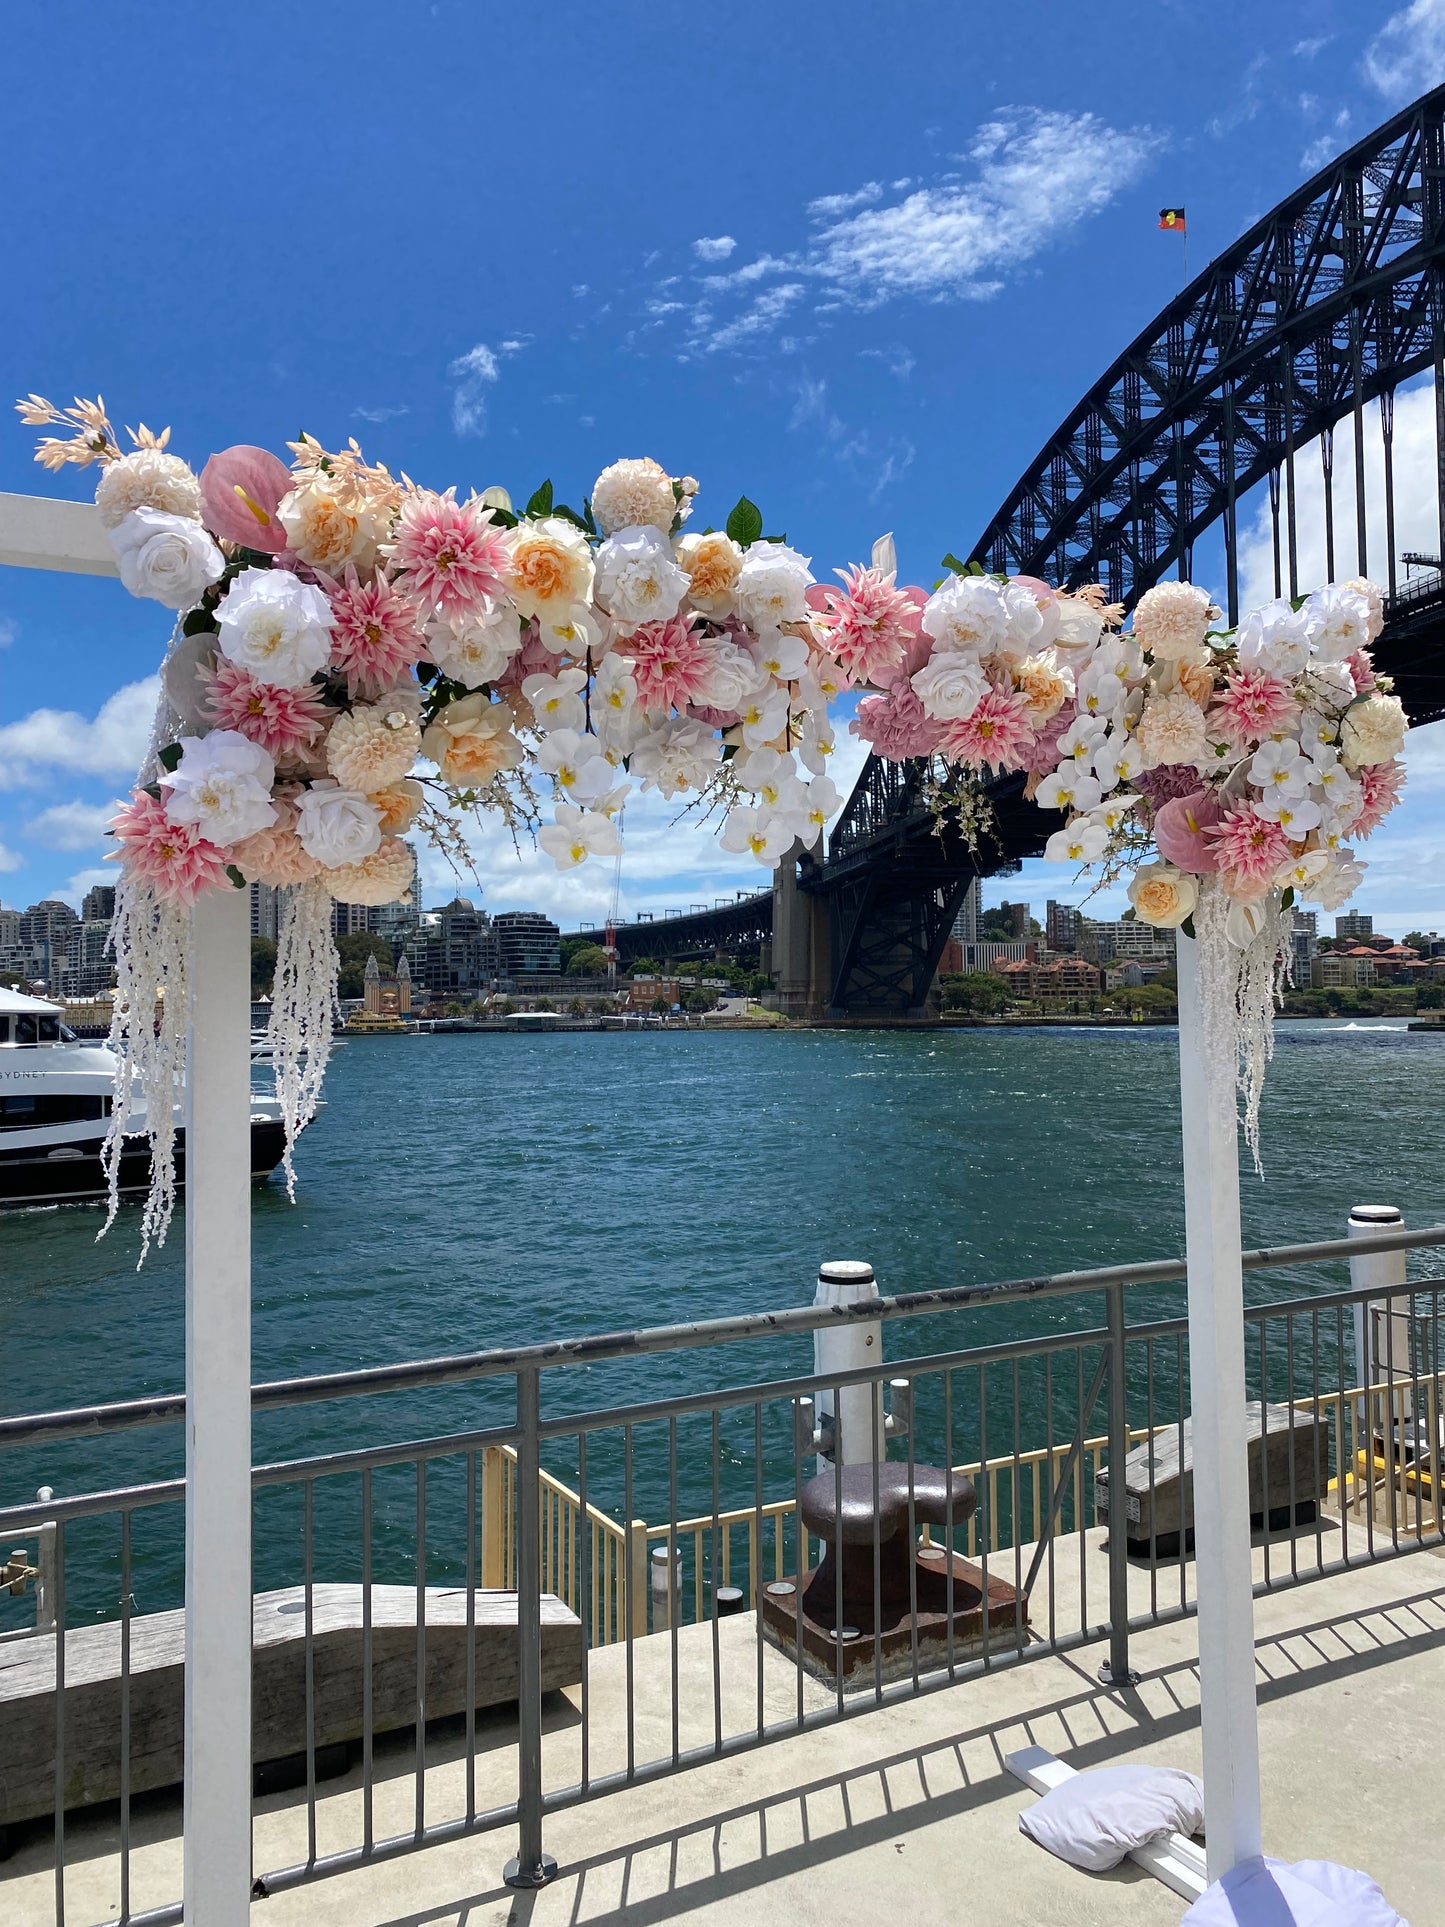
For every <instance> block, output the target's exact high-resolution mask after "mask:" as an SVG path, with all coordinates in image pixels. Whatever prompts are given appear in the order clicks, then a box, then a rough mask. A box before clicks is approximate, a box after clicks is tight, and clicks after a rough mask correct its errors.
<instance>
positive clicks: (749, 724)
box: [738, 683, 788, 749]
mask: <svg viewBox="0 0 1445 1927" xmlns="http://www.w3.org/2000/svg"><path fill="white" fill-rule="evenodd" d="M738 719H739V721H740V722H741V723H742V729H743V741H744V743H746V744H747V746H748V748H749V749H763V748H765V747H766V745H767V744H769V743H770V742H772V740H773V738H774V737H775V736H781V735H782V733H783V731H784V730H785V729H786V728H787V726H788V692H787V690H786V689H779V688H778V686H777V684H776V683H772V684H770V685H769V686H768V688H767V689H766V690H765V691H763V692H761V693H759V694H757V695H754V696H748V697H747V698H745V700H744V701H743V703H742V705H741V707H740V708H739V710H738Z"/></svg>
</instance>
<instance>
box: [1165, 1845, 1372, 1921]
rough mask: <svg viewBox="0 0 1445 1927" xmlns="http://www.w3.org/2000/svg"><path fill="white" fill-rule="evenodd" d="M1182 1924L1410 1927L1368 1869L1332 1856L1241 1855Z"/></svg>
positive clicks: (1203, 1896) (1193, 1907)
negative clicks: (1244, 1857)
mask: <svg viewBox="0 0 1445 1927" xmlns="http://www.w3.org/2000/svg"><path fill="white" fill-rule="evenodd" d="M1180 1927H1409V1923H1408V1922H1407V1921H1405V1920H1402V1919H1401V1917H1400V1915H1399V1914H1397V1913H1396V1912H1395V1909H1394V1908H1393V1907H1392V1906H1391V1905H1390V1903H1389V1901H1388V1900H1386V1898H1385V1896H1384V1895H1383V1894H1382V1893H1381V1892H1380V1889H1379V1888H1378V1887H1377V1886H1376V1885H1375V1883H1374V1881H1373V1880H1371V1878H1370V1876H1369V1875H1368V1874H1364V1873H1357V1872H1356V1871H1355V1869H1354V1868H1353V1867H1337V1866H1336V1865H1335V1863H1334V1862H1333V1861H1332V1860H1297V1861H1296V1862H1295V1863H1294V1865H1293V1866H1287V1865H1286V1864H1285V1862H1284V1861H1283V1860H1270V1859H1263V1860H1242V1861H1241V1862H1240V1864H1239V1865H1238V1866H1237V1867H1232V1868H1231V1869H1230V1871H1229V1872H1228V1873H1227V1874H1225V1875H1224V1877H1223V1878H1222V1879H1220V1880H1216V1881H1215V1883H1214V1885H1213V1886H1212V1887H1211V1888H1210V1889H1209V1891H1208V1892H1207V1893H1204V1894H1201V1895H1200V1897H1199V1899H1198V1900H1196V1901H1195V1903H1194V1905H1193V1906H1192V1907H1191V1908H1190V1909H1189V1912H1188V1913H1187V1914H1186V1915H1185V1916H1184V1919H1183V1920H1182V1921H1181V1922H1180Z"/></svg>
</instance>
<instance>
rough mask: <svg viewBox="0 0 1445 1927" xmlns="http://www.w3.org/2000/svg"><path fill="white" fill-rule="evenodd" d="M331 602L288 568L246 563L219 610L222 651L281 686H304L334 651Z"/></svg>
mask: <svg viewBox="0 0 1445 1927" xmlns="http://www.w3.org/2000/svg"><path fill="white" fill-rule="evenodd" d="M331 621H332V617H331V604H330V603H329V602H328V601H327V600H326V597H325V596H324V595H323V594H322V593H321V591H320V589H314V588H312V586H311V584H310V583H309V582H302V581H301V580H300V579H299V578H298V577H296V576H294V575H292V574H291V572H290V570H289V569H243V570H242V571H241V573H240V574H239V575H238V576H237V577H236V579H235V581H234V582H233V583H232V584H231V586H230V589H229V590H228V591H227V593H226V596H225V598H224V600H223V601H222V603H221V606H220V609H219V610H218V612H217V615H216V627H217V629H218V630H219V631H220V637H221V654H222V655H223V656H227V657H229V658H230V660H231V661H232V662H235V663H239V664H240V666H241V667H242V668H243V669H244V670H246V671H248V673H249V674H251V675H252V676H254V677H255V678H256V680H257V682H268V683H274V684H275V685H276V687H277V688H278V689H300V688H301V687H302V686H303V685H304V684H306V683H308V682H310V680H311V678H312V677H313V676H314V675H315V674H316V672H317V671H318V670H320V669H324V668H325V667H326V664H327V661H328V660H329V658H330V655H331Z"/></svg>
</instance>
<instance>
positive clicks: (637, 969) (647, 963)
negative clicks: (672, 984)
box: [632, 957, 658, 977]
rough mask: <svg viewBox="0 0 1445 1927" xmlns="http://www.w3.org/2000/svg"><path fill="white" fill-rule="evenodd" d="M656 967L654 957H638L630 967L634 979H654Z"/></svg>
mask: <svg viewBox="0 0 1445 1927" xmlns="http://www.w3.org/2000/svg"><path fill="white" fill-rule="evenodd" d="M657 970H658V965H657V959H656V958H655V957H639V958H638V959H637V961H636V962H635V963H634V964H633V966H632V974H633V976H634V977H655V976H656V975H657Z"/></svg>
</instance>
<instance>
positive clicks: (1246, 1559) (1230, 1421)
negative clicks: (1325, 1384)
mask: <svg viewBox="0 0 1445 1927" xmlns="http://www.w3.org/2000/svg"><path fill="white" fill-rule="evenodd" d="M1178 964H1179V1096H1180V1105H1181V1110H1182V1114H1183V1126H1184V1214H1185V1256H1186V1260H1187V1263H1188V1268H1189V1386H1190V1409H1191V1413H1192V1420H1193V1422H1192V1428H1191V1429H1192V1435H1193V1457H1194V1580H1195V1585H1196V1587H1197V1589H1198V1594H1199V1692H1200V1723H1201V1727H1202V1729H1203V1746H1204V1827H1205V1834H1206V1838H1207V1842H1208V1846H1207V1860H1208V1869H1209V1878H1210V1879H1211V1880H1218V1879H1219V1878H1220V1876H1221V1875H1222V1874H1225V1873H1227V1872H1228V1871H1229V1869H1230V1868H1231V1867H1234V1866H1237V1865H1238V1863H1239V1862H1240V1861H1241V1860H1245V1859H1249V1858H1250V1857H1252V1856H1253V1855H1256V1854H1258V1853H1260V1852H1262V1850H1263V1849H1262V1847H1261V1835H1260V1816H1259V1730H1258V1722H1257V1717H1256V1709H1255V1675H1254V1597H1253V1590H1254V1582H1253V1572H1252V1568H1251V1561H1250V1528H1249V1457H1248V1448H1247V1446H1246V1444H1245V1383H1244V1274H1243V1272H1242V1270H1241V1268H1240V1262H1239V1252H1240V1230H1239V1125H1238V1122H1237V1119H1236V1115H1235V1107H1234V1093H1233V1087H1232V1083H1231V1086H1230V1087H1229V1089H1228V1090H1227V1091H1226V1092H1220V1091H1216V1090H1214V1089H1213V1088H1212V1082H1211V1079H1210V1077H1209V1071H1208V1065H1207V1064H1206V1061H1205V1049H1204V994H1205V987H1204V986H1203V985H1202V984H1201V982H1200V956H1199V945H1198V943H1197V942H1196V941H1195V939H1194V938H1192V937H1186V936H1185V935H1184V934H1183V933H1182V932H1181V933H1180V935H1179V938H1178Z"/></svg>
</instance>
